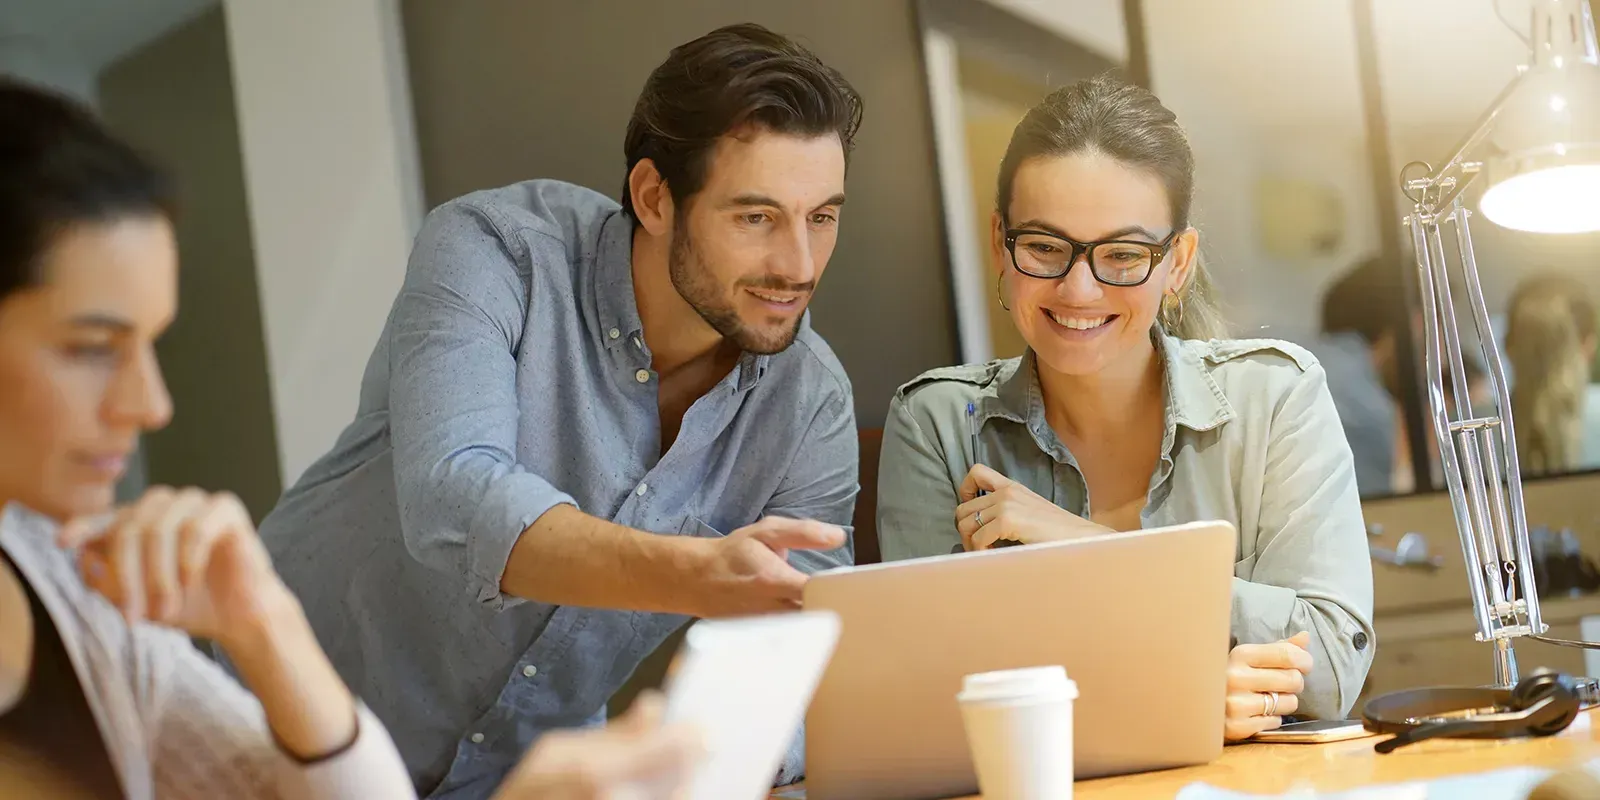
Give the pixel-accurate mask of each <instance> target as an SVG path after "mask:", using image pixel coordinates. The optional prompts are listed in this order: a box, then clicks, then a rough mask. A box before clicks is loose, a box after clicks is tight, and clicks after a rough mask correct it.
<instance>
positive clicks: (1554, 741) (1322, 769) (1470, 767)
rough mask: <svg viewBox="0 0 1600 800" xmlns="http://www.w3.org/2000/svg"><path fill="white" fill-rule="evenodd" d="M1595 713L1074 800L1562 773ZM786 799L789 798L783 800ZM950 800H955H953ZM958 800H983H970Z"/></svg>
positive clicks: (1088, 786)
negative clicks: (1540, 734)
mask: <svg viewBox="0 0 1600 800" xmlns="http://www.w3.org/2000/svg"><path fill="white" fill-rule="evenodd" d="M1597 714H1600V709H1593V710H1590V711H1587V712H1585V713H1584V714H1582V715H1580V716H1579V717H1578V719H1577V721H1576V722H1574V723H1573V724H1572V726H1571V727H1570V728H1568V729H1567V730H1565V731H1563V732H1562V733H1560V734H1557V735H1555V736H1548V737H1544V738H1538V739H1535V738H1519V739H1489V740H1485V739H1436V740H1432V741H1428V742H1422V743H1419V744H1415V745H1412V746H1410V747H1406V748H1403V749H1400V750H1396V751H1395V752H1394V753H1391V754H1388V755H1380V754H1378V753H1376V752H1374V751H1373V749H1372V745H1373V744H1374V743H1376V742H1378V741H1380V740H1381V737H1370V738H1365V739H1351V740H1347V741H1343V742H1330V743H1328V744H1310V745H1307V744H1240V745H1232V746H1229V747H1226V748H1223V751H1222V756H1221V757H1219V758H1218V759H1217V760H1216V761H1213V762H1211V763H1209V764H1201V765H1199V766H1193V767H1183V768H1180V769H1172V770H1163V771H1160V772H1144V773H1139V774H1135V775H1120V776H1117V777H1114V778H1097V779H1094V780H1086V781H1079V782H1078V783H1077V785H1075V786H1074V787H1073V798H1074V800H1133V798H1139V800H1144V799H1145V798H1160V797H1174V796H1176V795H1177V793H1178V792H1179V790H1181V789H1182V788H1183V787H1185V786H1188V785H1189V784H1191V783H1206V784H1210V785H1211V786H1214V787H1216V788H1218V789H1226V790H1231V791H1237V792H1253V793H1259V794H1282V793H1284V792H1289V791H1292V790H1295V789H1298V788H1304V787H1309V788H1313V789H1316V790H1317V791H1319V792H1321V791H1343V790H1347V789H1356V788H1361V787H1364V786H1374V785H1380V784H1392V783H1405V782H1409V781H1419V780H1434V779H1438V778H1447V777H1451V776H1456V775H1470V774H1473V773H1478V772H1491V771H1494V770H1500V769H1508V768H1513V767H1542V768H1545V769H1553V770H1560V769H1565V768H1568V767H1576V766H1580V765H1582V764H1585V763H1588V762H1590V761H1593V760H1595V759H1600V729H1597V727H1596V725H1595V722H1596V721H1597V719H1600V718H1597V716H1596V715H1597ZM803 788H804V784H803V783H802V784H795V785H794V786H790V787H784V788H782V789H777V790H774V794H773V795H772V797H773V798H774V800H790V798H793V797H800V796H803V795H797V794H793V792H794V791H795V790H797V789H803ZM783 793H790V794H783ZM952 800H954V799H952ZM962 800H981V798H978V797H976V796H974V797H969V798H963V799H962Z"/></svg>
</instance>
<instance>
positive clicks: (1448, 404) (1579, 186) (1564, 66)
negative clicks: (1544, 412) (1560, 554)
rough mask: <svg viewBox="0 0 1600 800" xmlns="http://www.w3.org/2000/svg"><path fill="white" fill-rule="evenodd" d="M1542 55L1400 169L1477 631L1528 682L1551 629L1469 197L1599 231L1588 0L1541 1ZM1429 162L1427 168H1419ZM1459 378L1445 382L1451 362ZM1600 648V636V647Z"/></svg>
mask: <svg viewBox="0 0 1600 800" xmlns="http://www.w3.org/2000/svg"><path fill="white" fill-rule="evenodd" d="M1531 16H1532V27H1531V30H1530V33H1529V37H1528V38H1529V40H1530V41H1529V45H1530V49H1531V51H1532V52H1531V55H1530V64H1528V65H1527V66H1525V67H1522V68H1520V71H1519V74H1518V75H1517V77H1516V78H1515V79H1514V80H1512V81H1511V83H1510V85H1508V86H1507V87H1506V88H1505V89H1504V90H1503V91H1502V92H1501V93H1500V95H1499V97H1497V98H1495V101H1494V102H1493V103H1492V104H1491V105H1490V106H1489V109H1488V111H1486V112H1485V113H1484V114H1483V116H1482V117H1481V118H1480V119H1479V120H1478V122H1477V124H1476V125H1475V126H1474V128H1473V130H1472V132H1471V133H1470V134H1469V135H1468V136H1467V137H1466V138H1465V139H1464V140H1462V142H1461V144H1460V145H1459V146H1458V147H1456V148H1455V150H1454V151H1453V152H1452V153H1451V154H1450V156H1449V157H1448V158H1446V159H1445V160H1444V161H1443V162H1441V163H1440V165H1439V166H1438V167H1437V168H1434V167H1433V166H1431V165H1429V164H1427V163H1425V162H1420V161H1414V162H1412V163H1410V164H1407V165H1406V166H1405V167H1404V168H1403V169H1402V170H1401V171H1400V187H1401V191H1402V192H1403V193H1404V194H1405V196H1406V197H1407V198H1408V199H1410V200H1411V202H1412V208H1411V211H1410V213H1409V214H1407V215H1406V216H1405V220H1404V221H1405V224H1406V226H1407V227H1408V228H1409V229H1410V233H1411V243H1412V247H1413V249H1414V251H1415V255H1416V262H1417V277H1418V278H1419V280H1420V282H1421V289H1422V291H1421V300H1422V310H1423V324H1424V334H1423V336H1424V338H1423V343H1424V351H1425V361H1426V378H1427V382H1426V384H1427V385H1426V388H1427V394H1428V413H1430V414H1431V415H1432V417H1431V419H1432V422H1433V430H1434V434H1435V437H1436V438H1437V440H1438V441H1437V443H1438V446H1439V450H1440V455H1441V457H1442V458H1441V463H1442V466H1443V469H1444V480H1445V483H1446V485H1447V488H1448V489H1449V492H1450V503H1451V506H1452V508H1453V510H1454V512H1455V519H1456V528H1457V530H1458V531H1459V533H1460V535H1461V554H1462V556H1463V557H1464V559H1465V561H1466V566H1467V579H1468V581H1467V582H1468V585H1469V588H1470V589H1471V593H1472V608H1473V613H1474V615H1475V616H1476V617H1477V623H1478V632H1477V635H1476V636H1477V639H1478V640H1479V641H1485V642H1492V643H1493V644H1494V675H1495V685H1496V686H1498V687H1511V686H1513V685H1515V684H1516V683H1517V680H1518V675H1517V660H1516V654H1515V652H1514V650H1513V649H1512V641H1513V640H1514V639H1516V638H1517V637H1519V636H1529V637H1532V638H1534V639H1538V640H1541V641H1546V642H1550V643H1553V644H1562V645H1568V646H1580V647H1581V646H1585V643H1582V642H1572V641H1567V640H1562V639H1552V638H1549V637H1545V636H1544V633H1545V631H1546V630H1547V629H1548V626H1546V625H1545V624H1544V622H1543V621H1542V620H1541V619H1540V617H1539V594H1538V591H1537V587H1535V585H1534V573H1533V558H1532V555H1531V553H1530V550H1529V547H1528V525H1527V518H1526V514H1525V513H1524V508H1523V500H1522V477H1521V470H1520V468H1519V466H1518V464H1517V446H1516V442H1517V438H1516V433H1515V429H1514V427H1513V425H1512V422H1511V395H1510V389H1509V387H1508V386H1507V385H1506V377H1505V369H1504V367H1503V365H1502V364H1501V359H1500V354H1499V350H1498V348H1497V347H1495V345H1494V342H1495V337H1494V336H1493V334H1492V332H1491V329H1490V324H1489V310H1488V307H1487V306H1486V305H1485V304H1484V299H1483V287H1482V285H1481V284H1480V282H1479V280H1478V265H1477V262H1476V260H1475V259H1474V258H1473V252H1472V234H1471V230H1470V226H1469V224H1468V221H1469V220H1470V218H1471V217H1472V214H1473V212H1472V211H1471V210H1469V209H1468V208H1467V206H1466V204H1465V203H1464V202H1463V200H1462V196H1463V193H1464V191H1465V190H1466V188H1467V187H1468V186H1469V185H1471V184H1472V183H1473V182H1474V181H1476V180H1479V179H1482V180H1485V181H1486V182H1487V184H1488V185H1487V187H1486V189H1485V191H1484V193H1483V197H1482V200H1481V201H1480V203H1479V210H1480V211H1482V213H1483V215H1484V216H1485V217H1487V218H1488V219H1489V220H1490V221H1491V222H1494V223H1495V224H1497V225H1500V226H1502V227H1505V228H1510V229H1513V230H1520V231H1532V232H1539V233H1581V232H1588V231H1600V52H1597V47H1596V43H1595V28H1594V18H1593V16H1592V14H1591V13H1590V9H1589V3H1588V1H1587V0H1533V9H1532V15H1531ZM1418 173H1423V174H1421V175H1420V176H1418ZM1445 227H1449V228H1450V229H1451V232H1452V233H1453V236H1452V237H1450V238H1451V239H1453V243H1454V249H1455V250H1456V251H1457V258H1456V259H1455V260H1456V261H1457V262H1458V263H1459V266H1460V269H1461V273H1462V274H1461V276H1460V277H1461V281H1460V284H1461V285H1462V286H1464V287H1465V290H1466V293H1467V297H1468V300H1469V304H1468V305H1469V307H1470V313H1471V316H1472V321H1473V323H1474V325H1475V326H1476V329H1477V336H1478V343H1479V346H1480V348H1481V349H1482V351H1483V359H1484V363H1485V364H1486V365H1487V366H1488V376H1487V377H1488V383H1489V385H1490V388H1491V389H1492V392H1493V396H1494V399H1495V404H1496V406H1497V408H1496V411H1497V414H1496V415H1490V416H1477V415H1475V414H1474V413H1473V411H1472V405H1471V402H1470V400H1469V398H1468V397H1467V392H1466V386H1467V380H1466V374H1465V373H1466V370H1465V367H1464V366H1463V362H1462V356H1461V337H1460V330H1459V326H1458V324H1457V321H1456V307H1455V305H1454V303H1453V302H1452V298H1451V281H1450V276H1449V274H1448V270H1449V268H1450V265H1449V263H1448V262H1447V260H1446V256H1445V236H1444V234H1443V230H1442V229H1443V228H1445ZM1445 370H1449V371H1450V376H1451V379H1452V383H1453V386H1454V390H1453V391H1452V392H1451V396H1450V397H1446V394H1445V390H1444V373H1445ZM1594 646H1596V647H1600V645H1594Z"/></svg>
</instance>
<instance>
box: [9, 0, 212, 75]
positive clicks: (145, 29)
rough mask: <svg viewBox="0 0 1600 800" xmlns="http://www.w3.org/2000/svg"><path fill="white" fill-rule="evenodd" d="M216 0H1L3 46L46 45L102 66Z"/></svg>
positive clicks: (78, 60) (94, 66)
mask: <svg viewBox="0 0 1600 800" xmlns="http://www.w3.org/2000/svg"><path fill="white" fill-rule="evenodd" d="M216 3H217V0H0V47H28V48H42V49H46V50H48V51H50V52H52V53H54V54H56V55H58V56H65V57H69V58H71V59H72V60H74V61H75V62H76V63H77V64H79V65H80V66H81V67H83V68H85V69H87V70H90V71H98V70H99V69H101V68H102V67H104V66H105V65H107V64H109V63H111V62H113V61H115V60H117V59H119V58H121V57H122V56H124V55H127V54H128V53H129V52H131V51H132V50H134V49H136V48H137V47H139V46H140V45H142V44H144V43H145V42H148V41H150V40H151V39H154V38H156V37H157V36H160V35H161V34H162V33H165V32H166V31H168V30H171V29H172V28H174V27H176V26H178V25H181V24H183V23H184V22H186V21H188V20H189V19H191V18H193V17H194V16H195V15H196V14H199V13H200V12H201V11H204V10H205V9H207V8H209V7H211V6H214V5H216Z"/></svg>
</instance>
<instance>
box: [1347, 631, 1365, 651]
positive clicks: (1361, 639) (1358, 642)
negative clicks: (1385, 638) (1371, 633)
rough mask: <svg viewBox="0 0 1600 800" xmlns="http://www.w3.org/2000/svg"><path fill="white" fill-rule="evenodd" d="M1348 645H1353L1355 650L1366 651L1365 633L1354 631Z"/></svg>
mask: <svg viewBox="0 0 1600 800" xmlns="http://www.w3.org/2000/svg"><path fill="white" fill-rule="evenodd" d="M1350 643H1351V644H1353V645H1355V646H1356V649H1357V650H1365V649H1367V632H1366V631H1356V635H1355V636H1352V637H1350Z"/></svg>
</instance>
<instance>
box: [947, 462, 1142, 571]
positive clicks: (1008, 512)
mask: <svg viewBox="0 0 1600 800" xmlns="http://www.w3.org/2000/svg"><path fill="white" fill-rule="evenodd" d="M980 492H984V493H985V494H982V496H980V495H979V493H980ZM956 530H958V531H960V532H961V544H962V546H964V547H966V549H968V550H985V549H988V548H989V547H991V546H992V545H993V544H994V543H995V542H997V541H1000V540H1001V539H1008V540H1011V541H1014V542H1020V543H1022V544H1038V543H1040V542H1053V541H1057V540H1060V539H1077V538H1081V537H1084V536H1098V535H1100V534H1103V533H1112V532H1113V531H1112V530H1111V529H1110V528H1107V527H1106V526H1104V525H1099V524H1096V523H1093V522H1090V521H1089V520H1086V519H1084V518H1083V517H1080V516H1078V515H1077V514H1074V513H1072V512H1070V511H1068V510H1066V509H1064V508H1062V507H1061V506H1058V505H1056V504H1055V503H1052V502H1050V501H1049V500H1046V499H1045V498H1043V497H1040V496H1039V495H1037V494H1034V493H1033V490H1031V489H1029V488H1028V487H1026V486H1023V485H1022V484H1021V483H1018V482H1016V481H1014V480H1011V479H1010V478H1007V477H1006V476H1004V475H1001V474H1000V473H998V472H995V471H994V470H992V469H990V468H988V467H986V466H984V465H982V464H976V465H974V466H973V467H972V469H970V470H968V471H967V477H966V479H965V480H963V481H962V482H961V505H959V506H956Z"/></svg>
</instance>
